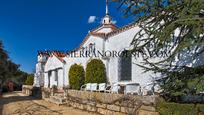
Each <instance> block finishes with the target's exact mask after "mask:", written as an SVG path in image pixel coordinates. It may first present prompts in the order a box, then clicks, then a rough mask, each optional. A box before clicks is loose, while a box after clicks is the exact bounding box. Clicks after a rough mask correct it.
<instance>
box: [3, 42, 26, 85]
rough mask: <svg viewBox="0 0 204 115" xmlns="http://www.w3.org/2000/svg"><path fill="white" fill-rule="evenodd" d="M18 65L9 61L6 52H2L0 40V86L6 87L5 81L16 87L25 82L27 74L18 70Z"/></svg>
mask: <svg viewBox="0 0 204 115" xmlns="http://www.w3.org/2000/svg"><path fill="white" fill-rule="evenodd" d="M19 67H20V66H19V65H17V64H15V63H14V62H12V60H10V59H9V56H8V54H7V51H6V50H4V46H3V43H2V41H1V40H0V86H1V87H3V86H4V85H6V84H5V83H6V82H7V81H13V82H15V83H16V84H18V85H22V84H23V83H24V82H25V79H26V77H27V73H25V72H23V71H21V70H20V69H19ZM1 87H0V88H1Z"/></svg>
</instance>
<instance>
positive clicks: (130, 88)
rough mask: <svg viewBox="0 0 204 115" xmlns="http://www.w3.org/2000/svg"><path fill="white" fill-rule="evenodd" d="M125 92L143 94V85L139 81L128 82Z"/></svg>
mask: <svg viewBox="0 0 204 115" xmlns="http://www.w3.org/2000/svg"><path fill="white" fill-rule="evenodd" d="M124 93H125V94H137V95H140V94H141V86H140V84H138V83H132V84H126V86H125V92H124Z"/></svg>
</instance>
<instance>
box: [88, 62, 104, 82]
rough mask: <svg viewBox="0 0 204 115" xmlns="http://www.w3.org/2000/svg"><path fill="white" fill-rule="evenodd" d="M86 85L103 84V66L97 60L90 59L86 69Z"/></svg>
mask: <svg viewBox="0 0 204 115" xmlns="http://www.w3.org/2000/svg"><path fill="white" fill-rule="evenodd" d="M85 82H86V83H105V82H106V71H105V65H104V64H103V62H102V61H101V60H99V59H92V60H91V61H90V62H89V63H88V64H87V67H86V78H85Z"/></svg>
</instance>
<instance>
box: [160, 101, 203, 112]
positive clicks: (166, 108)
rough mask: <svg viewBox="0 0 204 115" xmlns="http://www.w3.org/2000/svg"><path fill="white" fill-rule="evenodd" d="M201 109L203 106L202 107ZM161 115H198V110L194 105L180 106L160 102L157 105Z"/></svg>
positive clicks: (178, 104)
mask: <svg viewBox="0 0 204 115" xmlns="http://www.w3.org/2000/svg"><path fill="white" fill-rule="evenodd" d="M200 107H201V106H200ZM156 108H157V111H158V112H159V113H160V115H197V114H198V108H197V107H196V106H195V105H194V104H180V103H174V102H165V101H160V102H159V103H158V104H157V107H156Z"/></svg>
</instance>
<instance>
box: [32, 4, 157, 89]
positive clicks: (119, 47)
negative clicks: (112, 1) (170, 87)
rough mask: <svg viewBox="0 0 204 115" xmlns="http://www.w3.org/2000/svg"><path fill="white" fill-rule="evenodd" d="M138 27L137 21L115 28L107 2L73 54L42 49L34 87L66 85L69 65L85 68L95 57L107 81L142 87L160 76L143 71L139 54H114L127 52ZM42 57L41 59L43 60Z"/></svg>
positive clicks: (59, 86) (67, 83) (60, 86)
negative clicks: (93, 54) (99, 61)
mask: <svg viewBox="0 0 204 115" xmlns="http://www.w3.org/2000/svg"><path fill="white" fill-rule="evenodd" d="M139 30H140V28H139V27H138V26H137V25H136V24H128V25H125V26H123V27H121V28H118V27H117V26H116V25H114V24H113V23H112V20H111V17H110V16H109V14H108V5H106V15H105V17H104V18H103V20H102V23H101V25H100V26H99V27H97V28H95V29H93V30H92V31H90V32H89V33H88V35H87V36H86V37H85V39H84V40H83V42H82V43H81V45H80V47H79V48H77V49H76V50H74V51H75V53H70V54H73V55H75V56H72V55H68V54H64V53H60V52H51V53H50V52H49V53H48V52H41V53H39V54H38V63H37V65H36V75H35V82H34V85H35V86H43V87H51V86H52V85H57V86H58V88H62V87H63V86H66V85H69V79H68V74H69V69H70V66H71V65H73V64H75V63H77V64H81V65H82V66H83V67H84V68H86V65H87V63H88V62H89V61H90V60H91V59H93V58H98V59H101V60H102V61H103V63H104V64H105V67H106V74H107V82H108V83H109V84H113V83H124V84H125V83H139V84H140V85H141V86H145V85H147V84H149V83H151V82H153V80H154V78H155V77H159V76H158V75H156V74H154V73H153V72H147V73H143V70H142V68H141V67H139V66H137V65H136V64H137V63H140V62H141V57H140V58H139V57H132V56H130V57H129V58H128V59H126V60H124V59H123V57H119V56H117V53H119V52H120V53H122V52H125V51H128V50H130V49H131V48H132V46H131V45H130V44H131V42H132V40H133V38H134V36H135V34H136V33H137V32H138V31H139ZM86 51H90V52H94V51H95V52H96V51H99V52H102V53H103V54H104V55H99V56H83V55H81V54H80V52H83V53H84V52H86ZM42 59H43V60H42Z"/></svg>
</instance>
